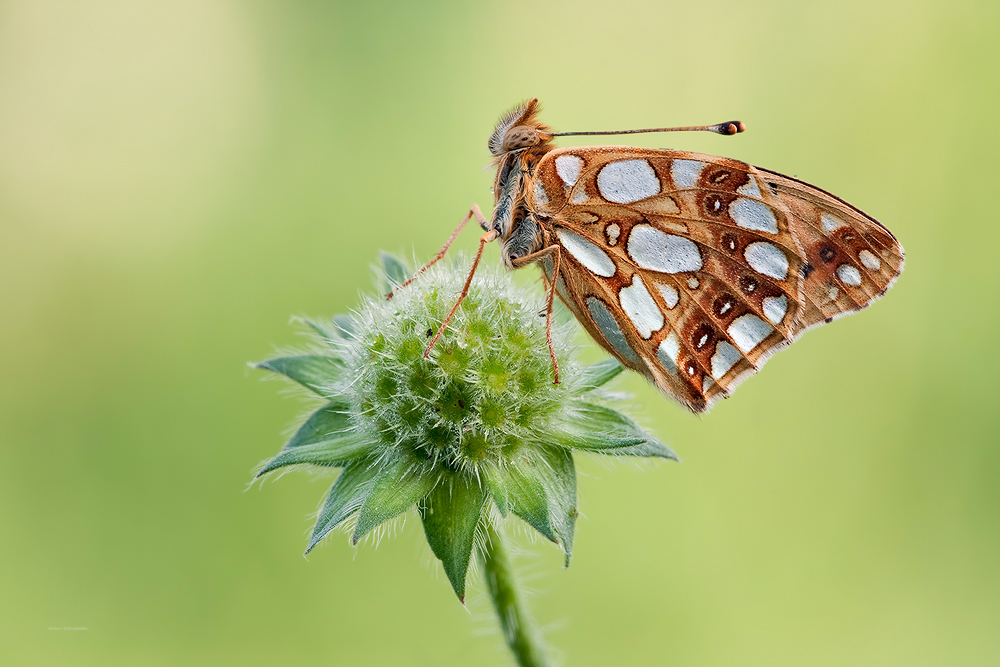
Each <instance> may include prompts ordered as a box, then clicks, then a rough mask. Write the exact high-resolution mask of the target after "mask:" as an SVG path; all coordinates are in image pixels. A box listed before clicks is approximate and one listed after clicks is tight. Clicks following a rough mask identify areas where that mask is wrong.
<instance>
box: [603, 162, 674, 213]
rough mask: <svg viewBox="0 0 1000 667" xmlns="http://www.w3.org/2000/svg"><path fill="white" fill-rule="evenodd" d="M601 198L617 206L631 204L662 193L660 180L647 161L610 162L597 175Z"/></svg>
mask: <svg viewBox="0 0 1000 667" xmlns="http://www.w3.org/2000/svg"><path fill="white" fill-rule="evenodd" d="M597 189H598V190H600V191H601V196H602V197H604V198H605V199H607V200H608V201H612V202H615V203H616V204H631V203H632V202H636V201H639V200H640V199H647V198H649V197H652V196H653V195H656V194H659V192H660V179H659V178H657V176H656V172H655V171H653V167H652V165H650V164H649V162H646V161H645V160H621V161H619V162H609V163H608V164H606V165H604V166H603V167H601V172H600V173H599V174H597Z"/></svg>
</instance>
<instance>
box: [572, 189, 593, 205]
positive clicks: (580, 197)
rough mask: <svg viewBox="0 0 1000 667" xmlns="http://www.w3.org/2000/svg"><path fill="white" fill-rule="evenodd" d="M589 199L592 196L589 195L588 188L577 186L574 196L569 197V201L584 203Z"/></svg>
mask: <svg viewBox="0 0 1000 667" xmlns="http://www.w3.org/2000/svg"><path fill="white" fill-rule="evenodd" d="M588 199H590V197H588V196H587V190H586V188H577V190H576V192H574V193H573V196H572V197H570V198H569V203H570V204H584V203H586V201H587V200H588Z"/></svg>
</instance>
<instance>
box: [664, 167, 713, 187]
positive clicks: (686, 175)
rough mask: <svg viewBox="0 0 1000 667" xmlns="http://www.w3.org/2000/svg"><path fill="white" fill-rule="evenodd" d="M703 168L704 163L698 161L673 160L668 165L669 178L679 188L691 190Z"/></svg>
mask: <svg viewBox="0 0 1000 667" xmlns="http://www.w3.org/2000/svg"><path fill="white" fill-rule="evenodd" d="M704 168H705V163H704V162H699V161H698V160H674V161H673V162H671V163H670V178H672V179H674V185H676V186H677V187H679V188H683V189H687V188H693V187H694V186H695V184H696V183H697V182H698V178H699V177H700V176H701V170H702V169H704Z"/></svg>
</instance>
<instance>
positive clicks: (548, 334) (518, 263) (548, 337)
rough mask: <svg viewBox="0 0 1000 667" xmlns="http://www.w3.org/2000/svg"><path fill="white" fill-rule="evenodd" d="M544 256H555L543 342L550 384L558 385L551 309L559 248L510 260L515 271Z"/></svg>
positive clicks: (553, 246)
mask: <svg viewBox="0 0 1000 667" xmlns="http://www.w3.org/2000/svg"><path fill="white" fill-rule="evenodd" d="M545 255H555V258H554V259H553V260H552V264H553V267H552V280H550V281H549V297H548V301H547V303H546V305H545V342H547V343H548V344H549V356H550V357H552V374H553V376H554V377H555V380H554V381H553V383H552V384H559V362H558V361H556V349H555V346H554V345H553V344H552V307H553V304H554V300H555V295H556V281H557V280H559V260H560V258H561V252H560V249H559V246H558V245H550V246H549V247H548V248H543V249H541V250H539V251H538V252H533V253H531V254H530V255H525V256H524V257H518V258H517V259H515V260H511V265H512V266H513V267H514V268H515V269H518V268H521V267H522V266H526V265H528V264H532V263H534V262H536V261H538V260H539V259H541V258H542V257H544V256H545Z"/></svg>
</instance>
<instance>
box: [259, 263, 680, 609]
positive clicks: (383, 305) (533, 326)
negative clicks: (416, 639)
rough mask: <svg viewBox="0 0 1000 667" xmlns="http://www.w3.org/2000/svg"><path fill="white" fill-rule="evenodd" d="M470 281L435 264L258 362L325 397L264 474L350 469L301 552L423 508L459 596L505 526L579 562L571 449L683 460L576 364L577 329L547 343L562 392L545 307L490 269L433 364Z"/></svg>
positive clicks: (602, 369) (396, 272) (563, 330)
mask: <svg viewBox="0 0 1000 667" xmlns="http://www.w3.org/2000/svg"><path fill="white" fill-rule="evenodd" d="M383 266H384V273H385V277H386V282H387V289H393V288H397V286H398V285H399V284H400V283H401V282H403V280H404V279H405V278H406V276H407V275H408V274H409V271H408V269H406V267H405V266H404V265H403V264H402V263H401V262H399V260H397V259H395V258H393V257H390V256H383ZM465 270H466V269H465V266H464V264H458V265H446V264H444V263H439V264H438V265H436V266H434V267H432V268H430V269H429V270H427V271H426V272H424V273H423V274H421V275H420V276H419V277H418V278H417V279H416V280H415V281H414V282H413V283H411V284H410V285H408V286H407V287H405V288H402V289H398V288H397V289H396V291H395V294H394V296H393V298H392V299H386V298H385V297H384V296H382V295H379V296H378V297H376V298H368V299H365V301H364V302H363V303H362V304H361V307H360V308H359V310H358V311H357V312H356V313H355V314H354V315H353V316H350V317H348V316H337V317H335V318H333V319H332V320H329V321H325V322H312V321H310V322H309V325H310V326H311V327H312V328H313V330H314V331H315V332H316V334H317V345H316V348H315V349H314V350H313V351H312V352H310V353H307V354H298V355H293V356H286V357H278V358H275V359H270V360H268V361H264V362H261V363H259V364H257V367H258V368H264V369H267V370H270V371H273V372H275V373H280V374H282V375H284V376H287V377H288V378H290V379H291V380H294V381H295V382H297V383H299V384H300V385H302V386H303V387H305V388H306V389H308V390H310V391H311V392H313V393H315V394H316V395H318V396H320V397H322V399H324V400H325V401H326V404H325V405H324V406H323V407H321V408H320V409H318V410H316V411H315V412H314V413H313V414H312V415H310V416H309V418H308V419H306V421H305V423H304V424H302V426H301V427H300V428H299V429H298V430H297V431H296V432H295V434H294V435H293V436H292V438H291V439H290V440H289V441H288V443H287V444H286V445H285V447H284V448H283V449H282V450H281V451H280V452H279V453H278V455H277V456H275V457H274V458H272V459H271V460H270V461H267V462H266V463H265V464H264V465H263V466H262V468H261V470H260V472H259V473H258V477H259V476H261V475H265V474H267V473H269V472H272V471H274V470H277V469H278V468H282V467H284V466H289V465H298V464H309V465H314V466H336V467H341V468H343V471H342V472H341V474H340V476H339V477H338V478H337V481H336V482H335V483H334V484H333V487H332V488H331V489H330V493H329V495H328V496H327V498H326V502H325V503H324V505H323V508H322V509H321V510H320V514H319V518H318V520H317V521H316V526H315V528H314V529H313V532H312V536H311V537H310V538H309V544H308V547H307V548H306V551H307V552H308V551H309V550H310V549H312V548H313V547H314V546H316V544H317V543H319V542H320V541H321V540H322V539H323V538H324V537H326V536H327V535H328V534H329V533H330V532H331V531H332V530H334V529H335V528H338V527H340V526H344V525H347V526H350V527H351V530H352V533H351V541H352V542H353V543H355V544H356V543H357V542H358V540H360V539H361V538H362V537H363V536H364V535H365V534H366V533H368V532H369V531H371V530H372V529H373V528H375V527H376V526H378V525H379V524H381V523H383V522H385V521H388V520H390V519H392V518H394V517H396V516H398V515H399V514H401V513H403V512H405V511H406V510H408V509H409V508H411V507H413V506H414V505H415V506H416V507H417V511H418V512H419V514H420V517H421V519H422V520H423V525H424V531H425V533H426V535H427V542H428V544H430V547H431V549H432V550H433V551H434V554H435V555H436V556H437V557H438V558H440V559H441V562H442V564H443V565H444V570H445V572H446V573H447V575H448V579H449V580H450V581H451V584H452V586H453V587H454V589H455V592H456V593H457V594H458V596H459V597H460V598H464V595H465V575H466V571H467V569H468V566H469V561H470V558H471V554H472V550H473V546H474V544H475V543H476V541H477V535H480V534H481V532H482V531H483V529H484V527H485V526H484V525H482V524H483V522H484V521H494V520H497V517H496V515H497V514H499V515H500V516H501V517H503V516H507V515H509V514H514V515H516V516H518V517H520V518H521V519H523V520H524V521H526V522H527V523H528V524H530V525H531V526H532V527H533V528H535V530H537V531H538V532H539V533H541V534H542V535H544V536H545V537H546V538H548V539H549V540H551V541H553V542H556V543H557V544H559V546H561V547H562V549H563V551H564V552H565V555H566V563H567V564H568V563H569V558H570V554H571V552H572V546H573V530H574V526H575V523H576V516H577V511H576V472H575V469H574V465H573V450H582V451H587V452H597V453H600V454H609V455H613V456H623V455H627V456H653V457H661V458H670V459H673V458H676V457H675V455H674V453H673V452H671V451H670V450H669V449H668V448H667V447H665V446H664V445H663V444H661V443H660V442H658V441H656V440H655V439H654V438H652V437H651V436H650V435H649V434H648V433H646V432H645V431H643V430H642V429H641V428H639V427H638V426H636V424H635V423H634V422H632V421H631V420H630V419H629V418H628V417H626V416H624V415H622V414H621V413H619V412H617V411H616V410H614V409H612V408H611V407H609V406H608V403H609V398H610V396H609V395H608V394H607V393H606V392H604V391H603V390H602V389H601V386H602V385H604V384H605V383H606V382H607V381H608V380H610V379H611V378H613V377H615V376H616V375H617V374H618V373H620V372H621V366H620V365H619V364H618V363H617V362H616V361H614V360H613V359H608V360H605V361H601V362H598V363H596V364H594V365H592V366H590V367H587V368H582V367H581V366H579V365H578V364H577V363H576V362H575V361H574V360H573V347H572V345H571V343H570V339H571V337H572V335H573V333H574V332H575V330H576V325H575V324H568V325H564V326H560V327H556V328H555V330H554V332H553V333H554V336H555V348H556V353H557V357H558V359H559V366H560V369H561V378H560V381H561V383H560V384H558V385H556V384H553V374H552V363H551V359H550V357H549V351H548V347H547V345H546V340H545V320H544V318H543V317H539V311H538V308H539V305H540V304H539V299H538V297H537V296H535V295H529V294H526V293H524V292H522V291H521V290H519V289H517V288H515V287H514V286H513V285H512V283H511V282H510V280H509V279H508V277H507V276H505V275H502V274H501V273H499V272H498V271H496V270H491V269H481V270H480V271H479V273H478V274H477V276H476V278H475V279H474V280H473V282H472V286H471V289H470V291H469V295H468V297H467V298H466V299H465V300H464V301H463V302H462V305H461V307H460V308H459V309H458V311H457V313H456V314H455V317H454V319H453V320H452V321H451V324H450V325H449V327H448V329H447V330H446V331H445V333H444V335H443V336H442V337H441V339H440V340H439V341H438V342H437V344H436V345H435V347H434V348H433V350H432V351H431V354H430V358H424V350H425V348H426V346H427V344H428V342H429V341H430V339H431V337H432V336H433V334H434V333H435V332H436V331H437V329H438V327H439V326H440V324H441V322H442V320H443V319H444V317H445V315H446V314H447V313H448V311H449V310H450V309H451V307H452V305H453V304H454V301H455V299H456V297H457V295H458V294H459V292H460V291H461V289H462V285H463V282H464V280H465ZM494 508H495V510H496V512H494V511H493V509H494Z"/></svg>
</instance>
